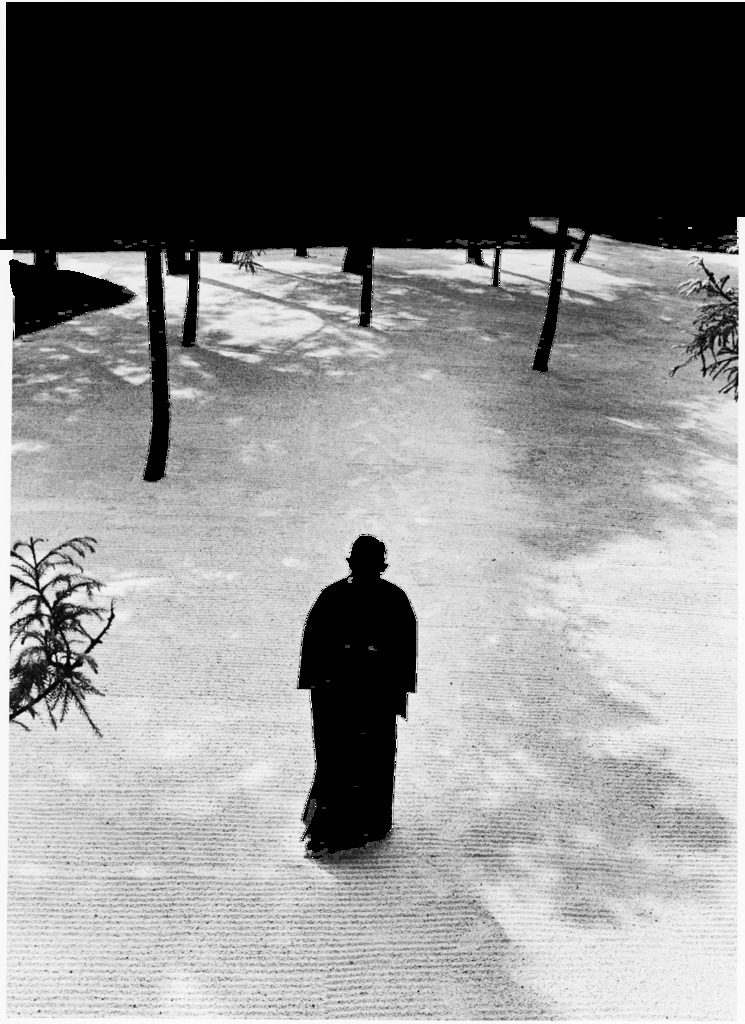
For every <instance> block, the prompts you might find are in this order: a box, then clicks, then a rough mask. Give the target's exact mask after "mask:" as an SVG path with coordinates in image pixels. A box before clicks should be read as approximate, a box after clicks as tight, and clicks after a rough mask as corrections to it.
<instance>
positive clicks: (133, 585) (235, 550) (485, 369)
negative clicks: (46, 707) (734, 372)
mask: <svg viewBox="0 0 745 1024" xmlns="http://www.w3.org/2000/svg"><path fill="white" fill-rule="evenodd" d="M311 254H312V258H311V259H308V260H299V259H294V258H293V257H292V254H291V252H289V251H284V252H275V253H271V254H267V255H266V256H265V257H263V258H262V262H263V263H264V266H265V269H264V270H263V271H262V272H261V273H259V274H258V275H257V276H255V277H250V276H248V275H245V274H242V273H241V272H239V271H238V270H237V269H236V268H235V267H232V266H225V265H221V264H219V263H218V262H217V254H207V255H204V256H203V258H202V275H203V276H202V285H201V291H200V321H199V330H200V338H199V345H198V347H197V348H194V349H191V350H188V351H187V350H182V349H181V348H180V344H179V331H180V323H181V318H182V315H183V304H184V297H185V291H186V282H185V280H184V279H180V278H177V279H174V278H168V279H167V306H168V314H169V329H170V332H171V336H170V364H171V399H172V440H171V449H170V456H169V461H168V473H167V477H166V479H165V480H164V481H162V482H161V483H158V484H145V483H143V482H142V471H143V468H144V462H145V456H146V451H147V444H148V437H149V419H150V392H149V381H148V370H149V361H148V336H147V323H146V315H145V295H144V268H143V257H142V255H141V254H131V253H130V254H100V253H98V254H93V253H90V254H81V255H77V256H74V255H64V254H63V255H62V257H61V259H60V265H61V267H63V268H64V267H67V268H70V269H79V270H83V271H86V272H88V273H91V274H95V275H100V276H103V277H108V278H110V279H112V280H115V281H119V282H121V283H122V284H125V285H127V286H129V287H130V288H132V289H133V290H134V291H135V292H136V293H137V298H136V299H135V300H134V301H133V302H132V303H131V304H130V305H128V306H124V307H121V308H119V309H114V310H110V311H102V312H97V313H94V314H89V315H87V316H84V317H81V318H78V319H76V320H73V321H71V322H69V323H67V324H63V325H61V326H59V327H57V328H55V329H52V330H48V331H45V332H43V333H39V334H36V335H33V336H32V337H30V338H29V339H28V340H21V341H17V342H15V343H14V363H13V370H14V383H13V493H12V537H13V539H14V540H15V539H21V538H26V537H28V536H30V535H31V534H33V535H35V536H42V537H47V538H50V539H51V540H53V541H55V542H59V541H61V540H63V539H65V538H68V537H70V536H73V535H75V534H91V535H93V536H94V537H96V538H97V539H98V543H99V549H98V552H97V553H96V555H95V556H94V557H92V558H90V559H89V561H88V568H89V570H90V571H91V572H92V573H93V574H94V575H96V576H98V577H99V578H100V579H102V580H104V581H105V582H106V583H107V584H108V591H107V592H108V593H110V594H111V595H116V597H117V617H116V621H115V623H114V626H113V627H112V630H111V633H110V635H109V637H108V638H107V639H106V641H105V643H104V645H103V646H102V648H101V649H100V654H101V657H100V666H101V676H100V678H101V682H102V684H103V686H104V688H105V689H106V696H105V697H104V698H93V700H92V701H91V711H92V713H93V716H94V718H95V719H96V721H97V722H98V724H99V725H100V727H101V728H102V730H103V732H104V737H103V739H97V738H96V737H95V736H94V735H93V734H92V732H90V730H87V728H86V727H85V724H84V723H83V722H82V720H81V719H78V718H72V719H70V720H69V721H66V722H65V723H64V726H63V728H61V729H60V730H59V732H57V733H54V732H53V731H52V729H51V728H50V727H49V725H48V724H44V723H41V722H37V723H35V724H34V725H33V728H32V731H31V733H30V734H27V733H24V732H23V731H22V730H20V729H12V730H11V735H10V780H9V789H10V795H9V824H8V874H9V888H8V928H7V942H8V974H7V1000H8V1012H9V1014H10V1015H12V1016H27V1017H34V1016H54V1017H61V1016H70V1015H74V1016H85V1017H100V1016H115V1015H122V1014H123V1015H134V1016H145V1017H156V1016H161V1015H179V1016H186V1015H198V1016H210V1017H219V1016H243V1017H249V1016H256V1017H274V1016H288V1017H436V1018H449V1019H473V1018H477V1019H484V1018H491V1019H535V1018H544V1019H545V1018H564V1019H566V1018H572V1019H577V1018H594V1019H597V1018H618V1019H620V1018H625V1019H629V1018H632V1019H637V1018H662V1017H671V1018H674V1019H702V1018H704V1019H717V1020H725V1019H734V1016H735V977H736V972H735V923H736V922H735V902H734V900H735V878H736V850H735V838H736V816H735V815H736V800H735V790H736V749H735V747H736V703H735V696H736V674H735V648H736V641H735V638H736V622H735V601H736V572H735V537H736V532H735V531H736V496H737V494H736V406H735V403H734V402H732V401H731V399H728V398H724V397H722V396H720V395H718V394H717V392H716V389H715V387H714V386H712V385H710V384H707V383H705V382H702V380H701V378H700V375H699V374H698V372H697V371H696V370H695V368H691V369H689V370H686V371H682V372H681V373H680V374H678V375H677V376H676V377H675V378H672V379H671V378H669V377H668V375H667V370H668V368H669V366H670V365H671V364H672V363H673V362H674V361H675V352H674V351H673V349H672V346H673V345H675V344H678V343H680V342H681V341H683V340H684V339H685V337H686V335H687V334H688V332H689V330H690V321H691V318H692V316H693V312H694V308H695V301H694V300H692V299H685V298H681V297H679V296H678V295H677V293H676V286H677V284H678V283H679V281H680V280H682V279H683V278H685V277H688V276H690V271H689V268H688V267H687V265H686V263H687V260H688V258H689V257H688V254H687V253H682V252H676V251H669V250H658V249H652V248H649V247H645V246H633V245H627V244H621V243H616V242H612V241H610V240H604V239H593V240H592V242H591V245H590V249H589V251H588V253H587V256H586V257H585V260H584V262H583V264H582V265H579V266H578V265H576V264H573V263H568V265H567V274H566V288H565V295H564V301H563V306H562V310H561V314H560V323H559V331H558V335H557V339H556V344H555V348H554V352H553V355H552V359H551V368H550V372H549V373H548V374H547V375H541V374H537V373H533V372H531V370H530V365H531V361H532V356H533V349H534V346H535V342H536V339H537V337H538V334H539V332H540V327H541V321H542V317H543V311H544V308H545V295H546V286H547V281H548V276H549V269H550V261H551V254H550V253H549V252H546V251H542V252H533V251H523V252H508V253H506V254H505V256H504V260H503V266H504V272H503V285H504V287H503V288H502V289H500V290H495V289H493V288H491V287H490V286H489V281H490V272H489V271H488V270H484V269H480V268H478V267H474V266H466V265H464V256H463V253H462V252H457V251H444V250H440V251H430V252H414V251H392V250H382V251H379V252H377V253H376V277H375V302H374V313H373V317H374V324H373V327H372V329H370V330H361V329H359V328H358V327H356V315H357V306H358V295H359V279H358V278H355V277H350V276H348V275H343V274H341V273H340V272H339V266H340V261H341V257H342V251H341V250H311ZM21 258H24V259H30V256H28V255H25V256H22V257H21ZM710 263H711V265H712V266H716V268H717V269H719V268H721V267H723V266H726V267H728V268H730V267H735V266H736V262H735V258H728V257H724V256H712V257H711V258H710ZM361 532H372V533H375V534H377V535H379V536H380V537H382V539H383V540H384V541H385V542H386V544H387V545H388V549H389V561H390V569H389V570H388V578H390V579H391V580H393V581H394V582H396V583H398V584H399V585H401V586H402V587H403V588H404V589H405V590H406V591H407V593H408V594H409V597H410V598H411V601H412V603H413V605H414V607H415V610H416V612H417V615H418V620H419V647H420V654H419V692H418V694H417V695H416V697H414V698H413V699H412V701H411V711H410V720H409V722H408V723H404V724H403V725H402V726H401V727H400V730H399V765H398V774H397V786H396V805H395V830H394V833H393V834H392V836H391V838H390V839H389V841H387V842H386V843H384V844H380V845H378V846H377V847H376V848H370V849H368V850H365V851H362V852H358V853H355V854H349V855H341V856H338V857H336V858H334V859H333V860H329V861H325V862H323V861H309V860H307V859H305V858H304V857H303V848H302V844H301V842H300V834H301V824H300V820H299V818H300V813H301V810H302V806H303V803H304V801H305V797H306V794H307V790H308V786H309V784H310V780H311V777H312V771H313V749H312V740H311V731H310V717H309V708H308V699H307V694H304V693H299V692H297V691H296V689H295V683H296V671H297V662H298V654H299V644H300V636H301V632H302V627H303V623H304V618H305V614H306V613H307V611H308V609H309V607H310V605H311V603H312V601H313V600H314V598H315V596H316V594H317V592H318V591H319V590H320V588H321V587H322V586H324V585H325V584H327V583H329V582H331V581H332V580H334V579H337V578H339V577H341V576H342V575H344V572H345V568H346V563H345V562H344V556H345V555H346V554H347V552H348V550H349V545H350V544H351V541H352V540H353V539H354V537H355V536H356V535H357V534H359V533H361Z"/></svg>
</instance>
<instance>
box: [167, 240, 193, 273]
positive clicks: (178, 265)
mask: <svg viewBox="0 0 745 1024" xmlns="http://www.w3.org/2000/svg"><path fill="white" fill-rule="evenodd" d="M166 273H167V274H168V276H169V277H171V276H172V275H174V274H176V275H178V276H180V275H181V274H188V273H189V263H188V261H187V259H186V250H185V249H176V248H171V247H170V246H167V247H166Z"/></svg>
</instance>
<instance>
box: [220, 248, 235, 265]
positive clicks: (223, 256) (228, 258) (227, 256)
mask: <svg viewBox="0 0 745 1024" xmlns="http://www.w3.org/2000/svg"><path fill="white" fill-rule="evenodd" d="M233 255H234V250H233V249H229V250H228V249H226V250H225V252H221V253H220V262H221V263H232V262H233Z"/></svg>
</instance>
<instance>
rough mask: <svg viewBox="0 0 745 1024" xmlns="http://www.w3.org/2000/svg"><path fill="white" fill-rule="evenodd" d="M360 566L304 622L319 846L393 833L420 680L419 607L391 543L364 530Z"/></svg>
mask: <svg viewBox="0 0 745 1024" xmlns="http://www.w3.org/2000/svg"><path fill="white" fill-rule="evenodd" d="M347 562H348V563H349V568H350V575H349V576H347V577H346V578H345V579H342V580H338V581H337V582H336V583H332V584H331V585H330V586H328V587H326V588H325V589H324V590H322V591H321V594H320V595H319V597H318V599H317V601H316V602H315V604H314V605H313V607H312V608H311V610H310V612H309V614H308V618H307V620H306V623H305V630H304V632H303V641H302V652H301V657H300V676H299V680H298V687H299V688H300V689H308V690H310V703H311V714H312V719H313V742H314V746H315V753H316V771H315V777H314V779H313V785H312V786H311V790H310V793H309V795H308V799H307V801H306V805H305V810H304V812H303V821H304V823H305V826H306V830H305V834H304V836H303V838H304V839H305V840H306V841H307V842H306V850H307V852H308V854H309V855H311V856H319V855H321V854H323V853H333V852H335V851H337V850H344V849H351V848H353V847H358V846H364V845H365V844H366V843H368V842H371V841H374V840H379V839H383V838H384V837H385V836H386V835H387V834H388V833H389V832H390V830H391V827H392V824H393V785H394V776H395V771H396V725H397V717H399V716H400V717H401V718H406V713H407V697H408V694H410V693H414V692H415V689H416V617H415V615H414V610H413V608H412V607H411V604H410V603H409V599H408V598H407V596H406V594H405V593H404V592H403V590H402V589H401V588H400V587H397V586H396V585H395V584H393V583H390V582H388V581H387V580H384V579H381V574H382V573H383V572H385V570H386V569H387V567H388V566H387V563H386V549H385V545H384V544H383V542H382V541H380V540H378V539H377V538H376V537H371V536H369V535H363V536H361V537H358V538H357V540H356V541H355V542H354V544H353V545H352V550H351V552H350V554H349V557H348V559H347Z"/></svg>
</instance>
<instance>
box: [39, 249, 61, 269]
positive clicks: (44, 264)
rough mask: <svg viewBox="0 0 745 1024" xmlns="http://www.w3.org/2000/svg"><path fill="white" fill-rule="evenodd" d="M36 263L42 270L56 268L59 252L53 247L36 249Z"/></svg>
mask: <svg viewBox="0 0 745 1024" xmlns="http://www.w3.org/2000/svg"><path fill="white" fill-rule="evenodd" d="M34 265H35V266H37V267H39V268H40V269H42V270H56V269H57V253H56V252H55V251H54V250H53V249H34Z"/></svg>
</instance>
